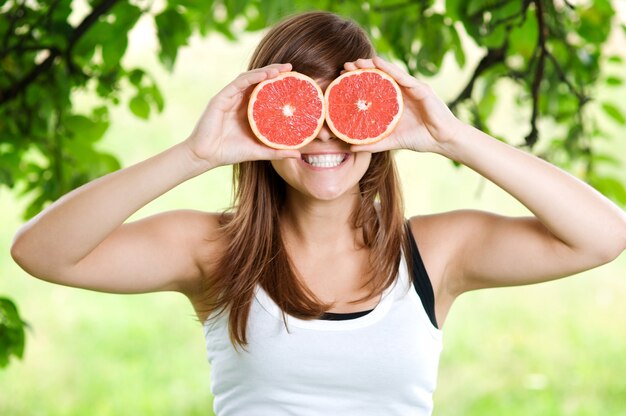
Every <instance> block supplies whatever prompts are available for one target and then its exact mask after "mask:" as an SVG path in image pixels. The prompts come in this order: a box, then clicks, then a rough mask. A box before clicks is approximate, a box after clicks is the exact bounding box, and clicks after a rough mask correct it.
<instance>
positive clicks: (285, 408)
mask: <svg viewBox="0 0 626 416" xmlns="http://www.w3.org/2000/svg"><path fill="white" fill-rule="evenodd" d="M407 285H409V286H408V287H407ZM407 289H408V290H407ZM286 318H287V326H288V330H289V332H287V329H286V328H285V325H284V323H283V318H282V314H281V311H280V309H279V307H278V305H276V303H275V302H274V301H273V300H272V299H271V298H270V297H269V295H268V294H267V293H266V292H265V291H264V290H263V289H262V288H261V287H260V286H258V287H257V289H256V292H255V298H254V301H253V303H252V305H251V309H250V317H249V321H248V332H247V336H248V342H249V345H248V347H247V349H248V351H247V352H246V351H242V349H241V348H239V349H238V350H235V349H234V347H233V346H232V344H231V343H230V339H229V337H228V316H227V314H224V315H222V316H220V317H219V318H217V319H213V320H210V319H209V320H207V321H206V322H205V324H204V334H205V339H206V345H207V355H208V359H209V363H210V364H211V385H212V393H213V395H214V402H213V408H214V411H215V414H216V415H217V416H242V415H246V416H247V415H255V416H265V415H268V416H283V415H298V416H309V415H311V416H313V415H315V416H320V415H342V416H348V415H358V416H368V415H372V416H373V415H376V416H378V415H386V416H390V415H402V416H407V415H420V416H421V415H430V414H431V412H432V408H433V401H432V395H433V391H434V390H435V385H436V380H437V368H438V363H439V355H440V352H441V339H442V333H441V331H440V330H438V329H437V328H436V327H434V326H433V325H432V323H431V322H430V320H429V318H428V316H427V314H426V312H425V310H424V308H423V306H422V303H421V300H420V298H419V296H418V295H417V292H416V291H415V288H414V287H413V283H412V279H411V278H410V277H409V274H408V272H407V268H406V263H405V260H404V258H403V259H402V262H401V264H400V269H399V272H398V278H397V279H396V281H395V283H394V284H393V285H391V286H390V287H389V288H387V289H386V290H385V291H384V292H383V294H382V297H381V300H380V302H379V303H378V305H377V306H376V308H374V310H373V311H371V312H369V313H368V314H366V315H364V316H361V317H359V318H356V319H349V320H339V321H328V320H302V319H298V318H295V317H293V316H290V315H286Z"/></svg>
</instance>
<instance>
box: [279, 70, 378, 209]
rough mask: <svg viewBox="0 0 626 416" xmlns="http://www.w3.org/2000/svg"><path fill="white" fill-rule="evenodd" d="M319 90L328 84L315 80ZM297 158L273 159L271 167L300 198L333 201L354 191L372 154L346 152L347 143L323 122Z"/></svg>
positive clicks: (356, 190)
mask: <svg viewBox="0 0 626 416" xmlns="http://www.w3.org/2000/svg"><path fill="white" fill-rule="evenodd" d="M316 81H317V82H318V84H319V85H320V87H321V88H322V91H324V90H325V89H326V86H328V84H330V82H329V81H322V80H316ZM300 153H301V154H302V157H301V158H300V159H297V160H296V159H284V160H273V161H272V166H273V167H274V170H275V171H276V173H278V175H280V177H281V178H283V180H284V181H285V182H287V184H288V185H289V186H291V187H292V188H293V189H295V190H296V191H298V192H300V193H301V194H303V195H306V196H309V197H311V198H314V199H319V200H333V199H336V198H338V197H340V196H342V195H344V194H346V193H347V192H350V191H354V192H358V184H359V181H360V180H361V178H362V177H363V175H365V172H366V171H367V168H368V167H369V164H370V160H371V159H372V154H371V153H369V152H356V153H353V152H351V151H350V144H348V143H346V142H344V141H342V140H340V139H338V138H336V137H334V135H333V133H332V131H331V130H330V129H329V128H328V125H327V124H326V122H324V126H323V127H322V129H321V130H320V132H319V133H318V135H317V137H316V138H315V139H314V140H313V141H312V142H310V143H309V144H307V145H306V146H304V147H303V148H301V149H300Z"/></svg>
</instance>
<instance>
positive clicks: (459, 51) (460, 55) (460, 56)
mask: <svg viewBox="0 0 626 416" xmlns="http://www.w3.org/2000/svg"><path fill="white" fill-rule="evenodd" d="M448 31H449V33H450V39H452V49H453V50H454V59H455V60H456V63H457V64H458V65H459V67H460V68H463V67H464V66H465V52H464V51H463V43H462V42H461V37H460V36H459V34H458V32H457V31H456V28H455V27H454V26H453V25H450V26H448Z"/></svg>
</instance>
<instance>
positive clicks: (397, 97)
mask: <svg viewBox="0 0 626 416" xmlns="http://www.w3.org/2000/svg"><path fill="white" fill-rule="evenodd" d="M324 100H325V105H326V122H327V123H328V127H329V128H330V129H331V130H332V131H333V133H335V135H336V136H337V137H338V138H340V139H341V140H343V141H345V142H348V143H352V144H369V143H375V142H377V141H379V140H382V139H383V138H385V137H387V136H388V135H389V134H390V133H391V132H392V131H393V129H394V128H395V127H396V124H398V121H399V120H400V116H402V109H403V102H402V92H401V91H400V87H399V86H398V84H397V83H396V82H395V80H394V79H393V78H392V77H391V76H390V75H388V74H387V73H385V72H383V71H381V70H379V69H374V68H371V69H357V70H354V71H349V72H345V73H344V74H343V75H341V76H339V77H338V78H336V79H335V80H333V82H331V83H330V85H328V87H327V88H326V93H325V94H324Z"/></svg>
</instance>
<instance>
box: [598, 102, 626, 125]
mask: <svg viewBox="0 0 626 416" xmlns="http://www.w3.org/2000/svg"><path fill="white" fill-rule="evenodd" d="M602 109H603V110H604V112H605V113H606V114H607V115H608V116H609V117H611V118H612V119H613V120H614V121H615V122H617V123H618V124H621V125H624V124H626V118H624V115H623V114H622V112H621V111H620V109H619V108H617V107H616V106H615V104H612V103H609V102H603V103H602Z"/></svg>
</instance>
